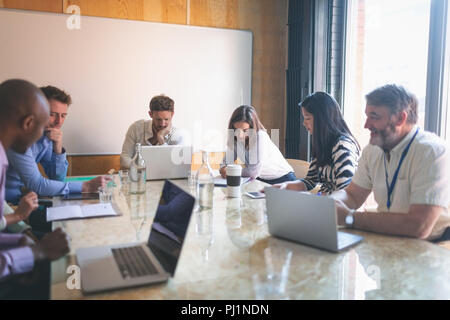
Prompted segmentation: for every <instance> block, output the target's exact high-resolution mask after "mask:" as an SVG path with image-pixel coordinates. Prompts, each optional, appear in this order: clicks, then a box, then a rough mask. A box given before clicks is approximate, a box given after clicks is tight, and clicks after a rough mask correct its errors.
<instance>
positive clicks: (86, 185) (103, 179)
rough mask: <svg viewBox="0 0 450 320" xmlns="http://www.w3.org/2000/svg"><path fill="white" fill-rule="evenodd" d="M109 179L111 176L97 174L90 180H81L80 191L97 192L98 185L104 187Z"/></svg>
mask: <svg viewBox="0 0 450 320" xmlns="http://www.w3.org/2000/svg"><path fill="white" fill-rule="evenodd" d="M109 181H111V177H109V176H99V177H97V178H94V179H92V180H89V181H86V182H83V186H82V187H81V192H82V193H94V192H98V188H99V187H104V186H106V184H107V183H108V182H109Z"/></svg>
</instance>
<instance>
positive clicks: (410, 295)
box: [51, 177, 450, 300]
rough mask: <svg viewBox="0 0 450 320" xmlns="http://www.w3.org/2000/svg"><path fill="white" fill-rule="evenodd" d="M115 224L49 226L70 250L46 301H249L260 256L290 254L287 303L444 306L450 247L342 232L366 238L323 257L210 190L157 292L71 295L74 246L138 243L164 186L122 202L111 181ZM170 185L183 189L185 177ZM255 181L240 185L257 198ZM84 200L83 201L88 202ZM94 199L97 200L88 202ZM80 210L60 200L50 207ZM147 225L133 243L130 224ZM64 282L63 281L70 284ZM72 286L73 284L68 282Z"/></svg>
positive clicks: (56, 265) (449, 292)
mask: <svg viewBox="0 0 450 320" xmlns="http://www.w3.org/2000/svg"><path fill="white" fill-rule="evenodd" d="M115 179H116V182H117V183H118V187H116V188H115V192H114V197H113V205H114V206H115V207H116V208H117V209H118V210H120V212H121V213H122V215H121V216H118V217H109V218H97V219H85V220H70V221H60V222H54V223H53V225H54V226H53V228H57V227H63V228H64V229H65V231H66V232H67V233H68V234H69V235H70V237H71V252H70V254H69V255H67V256H66V257H64V258H62V259H60V260H58V261H55V262H53V263H52V266H51V267H52V271H51V298H52V299H179V300H185V299H186V300H190V299H192V300H197V299H199V300H202V299H224V300H248V299H255V291H254V286H253V281H252V276H253V275H254V274H259V275H260V276H261V275H263V274H264V273H265V270H266V267H265V259H264V249H265V248H267V247H274V246H275V247H279V246H284V247H286V248H289V249H290V250H292V259H291V265H290V272H289V277H288V282H287V287H286V294H287V296H288V297H289V299H292V300H296V299H450V250H448V249H445V248H442V247H440V246H438V245H435V244H432V243H429V242H427V241H422V240H416V239H410V238H402V237H390V236H383V235H378V234H373V233H367V232H359V231H354V230H351V231H348V232H351V233H355V234H360V235H363V236H364V237H365V239H364V240H363V242H362V243H360V244H359V245H357V246H355V247H353V248H350V249H348V250H346V251H343V252H341V253H338V254H336V253H330V252H327V251H323V250H319V249H315V248H312V247H308V246H304V245H301V244H297V243H293V242H288V241H284V240H281V239H277V238H274V237H271V236H270V235H269V233H268V227H267V217H266V214H265V200H264V199H260V200H254V199H250V198H247V197H246V196H243V197H242V198H241V199H228V198H227V197H226V193H225V192H226V189H225V188H218V187H216V188H215V190H214V209H213V210H212V211H206V212H197V211H196V212H194V213H193V214H192V218H191V222H190V225H189V229H188V232H187V236H186V239H185V243H184V247H183V250H182V253H181V256H180V260H179V262H178V266H177V270H176V273H175V276H174V277H173V278H170V279H169V281H168V282H166V283H163V284H157V285H147V286H142V287H135V288H128V289H121V290H114V291H110V292H104V293H100V294H91V295H84V294H83V293H82V291H81V290H80V289H76V288H74V289H71V288H69V287H68V285H67V282H68V281H67V280H73V279H74V278H73V277H72V276H73V269H68V268H69V267H70V266H73V265H76V258H75V255H74V254H75V251H76V250H77V249H78V248H83V247H91V246H99V245H112V244H120V243H130V242H131V243H132V242H136V241H142V242H146V241H147V238H148V235H149V231H150V230H149V228H150V225H151V222H152V220H153V217H154V214H155V211H156V208H157V204H158V202H159V197H160V194H161V190H162V187H163V183H164V181H150V182H147V191H146V194H145V195H141V196H137V195H128V196H124V195H123V194H122V193H121V192H120V188H119V186H120V182H118V177H115ZM174 183H175V184H176V185H178V186H180V187H182V188H183V189H185V190H187V191H188V192H189V187H188V185H187V180H174ZM263 185H264V184H262V183H261V182H259V181H253V182H250V183H248V184H246V185H244V188H243V189H244V190H243V191H257V190H259V189H261V188H262V187H263ZM92 202H93V201H92V200H91V201H85V202H84V203H92ZM94 202H96V201H94ZM74 203H75V204H81V203H82V202H73V201H59V202H58V200H57V198H55V204H54V205H69V204H74ZM144 217H145V218H146V222H145V224H144V227H143V228H142V229H143V231H142V233H141V235H140V237H139V239H137V232H136V229H135V227H134V226H137V228H138V226H140V225H142V221H143V218H144ZM69 282H70V281H69ZM70 283H72V284H73V283H74V282H73V281H72V282H70Z"/></svg>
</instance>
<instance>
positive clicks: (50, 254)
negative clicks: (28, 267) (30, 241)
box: [31, 228, 69, 261]
mask: <svg viewBox="0 0 450 320" xmlns="http://www.w3.org/2000/svg"><path fill="white" fill-rule="evenodd" d="M31 249H32V250H33V253H34V256H35V259H36V260H46V259H48V260H50V261H53V260H56V259H59V258H61V257H62V256H63V255H65V254H66V253H68V252H69V240H68V236H67V235H66V234H65V233H64V232H63V231H62V230H61V228H58V229H56V230H55V231H53V232H51V233H47V234H46V235H45V236H44V237H43V238H42V240H41V241H39V243H37V244H36V245H34V246H32V247H31Z"/></svg>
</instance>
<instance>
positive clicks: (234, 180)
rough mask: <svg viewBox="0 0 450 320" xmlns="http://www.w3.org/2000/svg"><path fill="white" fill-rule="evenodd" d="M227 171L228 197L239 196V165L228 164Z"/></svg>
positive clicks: (240, 170)
mask: <svg viewBox="0 0 450 320" xmlns="http://www.w3.org/2000/svg"><path fill="white" fill-rule="evenodd" d="M226 173H227V193H228V197H229V198H239V197H240V196H241V174H242V167H241V166H240V165H234V164H233V165H229V166H227V168H226Z"/></svg>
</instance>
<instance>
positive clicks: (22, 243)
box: [19, 234, 36, 247]
mask: <svg viewBox="0 0 450 320" xmlns="http://www.w3.org/2000/svg"><path fill="white" fill-rule="evenodd" d="M35 244H36V241H35V240H34V239H33V238H31V237H29V236H28V235H26V234H24V235H23V237H22V238H21V239H20V240H19V247H28V246H32V245H35Z"/></svg>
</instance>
